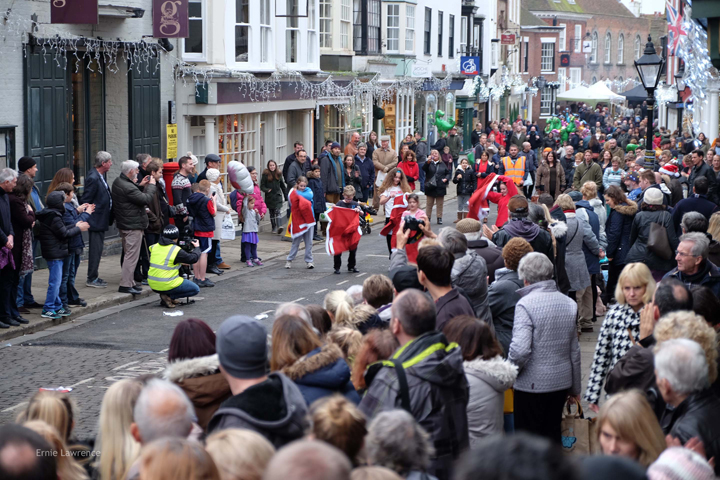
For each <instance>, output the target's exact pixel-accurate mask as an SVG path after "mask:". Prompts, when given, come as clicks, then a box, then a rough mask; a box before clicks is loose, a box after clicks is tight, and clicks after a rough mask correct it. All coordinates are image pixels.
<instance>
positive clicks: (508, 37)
mask: <svg viewBox="0 0 720 480" xmlns="http://www.w3.org/2000/svg"><path fill="white" fill-rule="evenodd" d="M500 44H501V45H515V34H514V33H510V32H505V33H503V34H501V35H500Z"/></svg>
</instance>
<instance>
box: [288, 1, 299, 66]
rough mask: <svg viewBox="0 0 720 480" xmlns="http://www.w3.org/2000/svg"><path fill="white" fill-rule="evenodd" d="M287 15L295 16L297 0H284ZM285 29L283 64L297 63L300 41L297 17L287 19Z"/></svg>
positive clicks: (297, 8)
mask: <svg viewBox="0 0 720 480" xmlns="http://www.w3.org/2000/svg"><path fill="white" fill-rule="evenodd" d="M286 1H287V12H288V15H297V14H298V13H299V12H298V10H299V7H298V1H299V0H286ZM285 20H286V21H287V24H286V25H287V27H286V30H285V62H287V63H297V61H298V42H299V40H300V30H299V29H298V17H287V18H286V19H285Z"/></svg>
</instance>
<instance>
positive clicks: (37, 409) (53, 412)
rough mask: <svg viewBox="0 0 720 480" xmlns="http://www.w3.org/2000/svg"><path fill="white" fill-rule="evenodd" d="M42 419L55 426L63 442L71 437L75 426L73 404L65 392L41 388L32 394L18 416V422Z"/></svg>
mask: <svg viewBox="0 0 720 480" xmlns="http://www.w3.org/2000/svg"><path fill="white" fill-rule="evenodd" d="M30 420H42V421H43V422H45V423H47V424H48V425H50V426H51V427H55V429H56V430H57V431H58V433H59V434H60V436H61V439H62V441H63V442H65V443H67V442H68V440H69V439H70V434H71V433H72V429H73V428H74V427H75V420H74V413H73V404H72V401H71V400H70V396H69V395H68V394H67V393H65V392H55V391H48V390H40V391H39V392H37V393H36V394H35V395H33V396H32V398H31V399H30V402H28V406H27V408H25V410H24V411H23V412H21V413H20V415H18V417H17V422H18V423H23V422H28V421H30Z"/></svg>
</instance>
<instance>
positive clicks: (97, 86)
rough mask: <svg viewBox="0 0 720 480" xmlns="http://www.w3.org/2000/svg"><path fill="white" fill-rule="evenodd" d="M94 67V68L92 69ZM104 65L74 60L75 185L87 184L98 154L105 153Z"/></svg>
mask: <svg viewBox="0 0 720 480" xmlns="http://www.w3.org/2000/svg"><path fill="white" fill-rule="evenodd" d="M88 67H90V68H88ZM103 69H104V64H103V62H102V61H101V64H100V65H98V63H97V62H95V61H91V60H90V59H83V58H80V59H77V58H75V59H73V61H72V72H73V73H72V78H71V80H72V112H71V121H72V136H73V143H72V145H73V164H72V169H73V172H74V173H75V183H77V184H79V185H84V184H85V174H86V173H87V172H88V171H89V170H90V168H92V167H93V163H92V162H93V159H94V158H95V153H96V152H98V151H100V150H105V81H104V77H103V75H102V73H101V72H102V70H103Z"/></svg>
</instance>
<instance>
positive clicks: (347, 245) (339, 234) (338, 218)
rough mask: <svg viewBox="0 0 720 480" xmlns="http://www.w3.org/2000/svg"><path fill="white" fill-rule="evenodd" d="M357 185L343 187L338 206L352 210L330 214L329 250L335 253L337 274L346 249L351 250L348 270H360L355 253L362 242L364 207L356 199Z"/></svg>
mask: <svg viewBox="0 0 720 480" xmlns="http://www.w3.org/2000/svg"><path fill="white" fill-rule="evenodd" d="M354 198H355V187H353V186H352V185H351V186H347V187H345V188H344V189H343V198H342V200H340V201H339V202H338V203H337V204H335V206H336V207H340V208H342V209H347V210H350V211H352V212H353V213H352V214H351V213H350V212H345V211H340V212H338V211H335V209H333V210H331V211H330V213H329V214H328V217H329V219H330V223H329V224H328V230H327V244H326V245H327V251H328V253H329V254H331V255H333V263H334V265H333V266H334V268H335V274H336V275H339V274H340V266H342V253H343V252H344V251H345V250H348V251H349V252H350V255H349V257H348V272H350V273H359V272H360V270H358V269H357V268H355V253H356V252H357V247H358V243H359V242H360V237H361V233H360V217H359V216H358V215H360V214H361V213H362V209H361V208H360V206H359V205H358V203H357V202H356V201H355V200H354Z"/></svg>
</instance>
